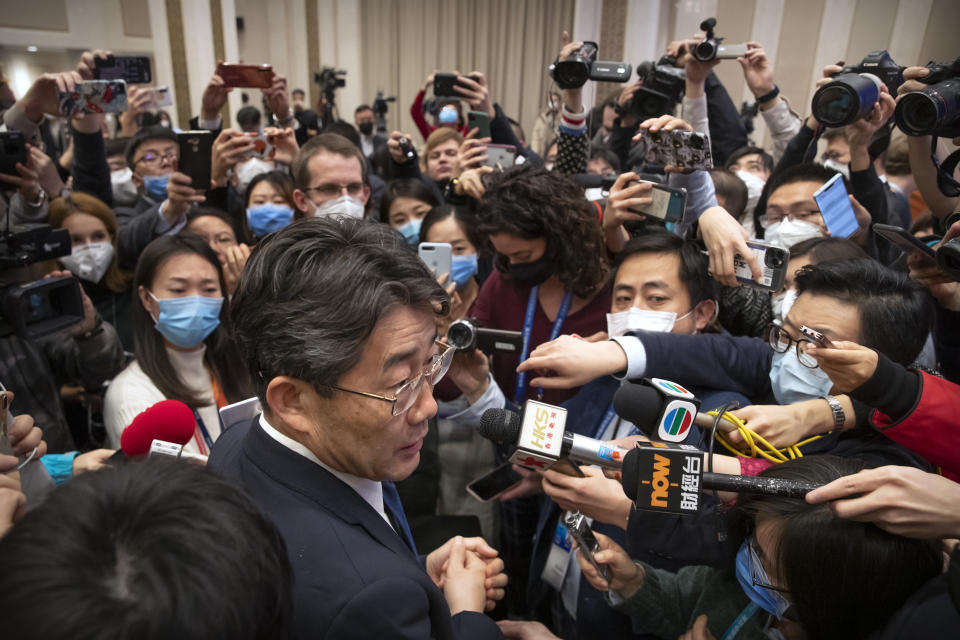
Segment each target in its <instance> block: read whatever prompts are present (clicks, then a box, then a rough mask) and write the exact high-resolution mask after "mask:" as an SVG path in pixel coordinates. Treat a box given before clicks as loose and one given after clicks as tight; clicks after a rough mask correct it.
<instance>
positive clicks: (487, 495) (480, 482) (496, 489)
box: [467, 462, 523, 502]
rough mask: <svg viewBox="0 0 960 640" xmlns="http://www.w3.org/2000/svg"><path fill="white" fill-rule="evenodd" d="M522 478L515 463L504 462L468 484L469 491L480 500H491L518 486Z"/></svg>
mask: <svg viewBox="0 0 960 640" xmlns="http://www.w3.org/2000/svg"><path fill="white" fill-rule="evenodd" d="M521 480H523V476H522V475H520V474H519V473H517V472H516V471H514V469H513V463H510V462H504V463H503V464H502V465H500V466H499V467H497V468H496V469H494V470H493V471H490V472H488V473H485V474H483V475H482V476H480V477H479V478H477V479H476V480H474V481H472V482H471V483H470V484H468V485H467V493H469V494H470V495H471V496H473V497H474V498H476V499H477V500H479V501H480V502H490V501H491V500H493V499H494V498H496V497H497V496H499V495H500V494H501V493H503V492H504V491H506V490H507V489H510V488H511V487H515V486H517V484H519V482H520V481H521Z"/></svg>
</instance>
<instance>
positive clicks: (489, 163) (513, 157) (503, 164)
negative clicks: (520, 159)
mask: <svg viewBox="0 0 960 640" xmlns="http://www.w3.org/2000/svg"><path fill="white" fill-rule="evenodd" d="M486 146H487V159H486V161H485V162H484V163H483V166H485V167H493V168H494V169H496V168H498V167H499V168H501V169H507V168H509V167H512V166H513V165H514V164H515V163H516V161H517V148H516V147H515V146H513V145H512V144H488V145H486Z"/></svg>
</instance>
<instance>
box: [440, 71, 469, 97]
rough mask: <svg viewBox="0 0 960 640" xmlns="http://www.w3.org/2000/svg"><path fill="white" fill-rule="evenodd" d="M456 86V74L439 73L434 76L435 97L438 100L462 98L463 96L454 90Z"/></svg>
mask: <svg viewBox="0 0 960 640" xmlns="http://www.w3.org/2000/svg"><path fill="white" fill-rule="evenodd" d="M456 86H457V74H455V73H438V74H436V75H435V76H433V95H435V96H437V97H438V98H462V97H463V96H461V95H460V94H459V93H457V92H456V90H455V89H454V87H456Z"/></svg>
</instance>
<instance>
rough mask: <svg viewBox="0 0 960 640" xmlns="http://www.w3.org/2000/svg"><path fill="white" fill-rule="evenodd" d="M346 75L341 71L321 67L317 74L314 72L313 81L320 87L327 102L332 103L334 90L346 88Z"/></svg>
mask: <svg viewBox="0 0 960 640" xmlns="http://www.w3.org/2000/svg"><path fill="white" fill-rule="evenodd" d="M346 75H347V72H346V71H344V70H343V69H334V68H333V67H323V68H322V69H320V71H319V72H314V74H313V81H314V82H315V83H317V84H318V85H320V91H322V92H323V94H324V95H325V96H327V101H329V102H333V97H334V95H335V93H336V90H337V89H342V88H343V87H345V86H347V79H346V77H345V76H346Z"/></svg>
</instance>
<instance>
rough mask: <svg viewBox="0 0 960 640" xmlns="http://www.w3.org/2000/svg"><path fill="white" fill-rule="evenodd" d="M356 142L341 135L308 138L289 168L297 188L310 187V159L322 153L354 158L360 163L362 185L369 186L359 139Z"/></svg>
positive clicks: (330, 134) (332, 134) (365, 161)
mask: <svg viewBox="0 0 960 640" xmlns="http://www.w3.org/2000/svg"><path fill="white" fill-rule="evenodd" d="M353 133H354V135H357V131H356V129H354V130H353ZM357 140H358V142H357V143H353V142H351V141H350V140H349V139H347V138H344V137H343V136H341V135H338V134H336V133H328V132H325V133H321V134H320V135H318V136H314V137H312V138H310V139H309V140H308V141H307V143H306V144H305V145H303V146H302V147H300V151H299V152H298V153H297V155H296V157H294V159H293V165H292V166H291V167H290V173H291V174H292V175H293V181H294V183H295V184H296V185H297V188H299V189H306V188H307V187H309V186H310V167H309V165H310V159H311V158H312V157H313V156H315V155H317V154H319V153H324V152H326V153H332V154H334V155H338V156H343V157H345V158H356V159H357V161H359V162H360V172H361V174H362V175H363V184H366V185H369V184H370V181H369V179H368V177H367V160H366V158H364V157H363V151H361V150H360V143H359V137H358V138H357Z"/></svg>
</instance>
